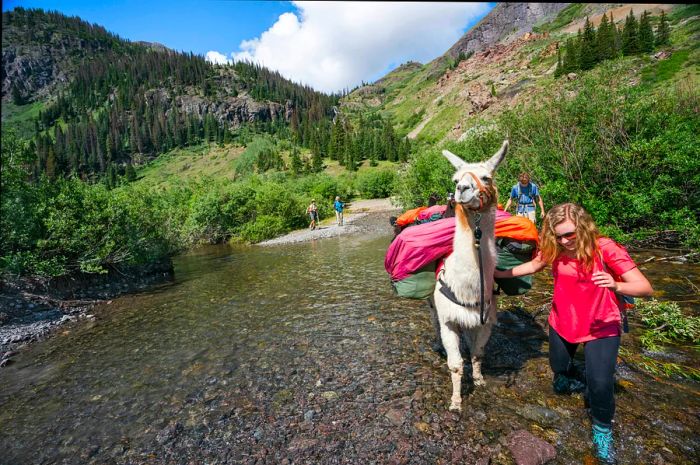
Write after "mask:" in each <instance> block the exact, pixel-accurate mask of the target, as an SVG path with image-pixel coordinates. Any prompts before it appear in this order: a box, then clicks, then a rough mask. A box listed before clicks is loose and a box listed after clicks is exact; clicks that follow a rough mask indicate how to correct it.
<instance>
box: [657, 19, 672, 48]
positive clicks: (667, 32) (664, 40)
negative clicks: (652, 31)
mask: <svg viewBox="0 0 700 465" xmlns="http://www.w3.org/2000/svg"><path fill="white" fill-rule="evenodd" d="M670 39H671V28H670V27H669V25H668V18H666V13H665V12H663V11H662V12H661V17H660V18H659V25H658V26H657V27H656V45H668V44H669V43H670Z"/></svg>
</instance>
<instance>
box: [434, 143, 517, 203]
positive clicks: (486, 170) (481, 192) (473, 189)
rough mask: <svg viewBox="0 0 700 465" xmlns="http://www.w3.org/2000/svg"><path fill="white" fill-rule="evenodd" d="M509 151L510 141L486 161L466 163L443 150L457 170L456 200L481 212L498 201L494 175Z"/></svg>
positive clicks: (455, 178)
mask: <svg viewBox="0 0 700 465" xmlns="http://www.w3.org/2000/svg"><path fill="white" fill-rule="evenodd" d="M507 151H508V141H507V140H505V141H503V145H502V146H501V148H500V149H499V150H498V152H496V153H495V154H494V156H492V157H491V158H489V159H488V160H486V161H482V162H481V163H466V162H465V161H464V160H462V159H461V158H459V157H458V156H457V155H455V154H454V153H452V152H450V151H448V150H443V151H442V154H443V155H444V156H445V158H447V159H448V160H449V161H450V163H452V165H453V166H454V167H455V169H456V170H457V171H456V172H455V175H454V176H453V178H452V180H453V181H454V182H455V200H456V201H457V202H459V203H461V204H462V205H463V206H465V207H467V208H469V209H471V210H481V209H483V208H484V207H486V206H488V205H490V204H491V203H493V202H495V201H496V188H495V187H494V185H493V174H494V173H495V171H496V168H498V165H499V164H500V163H501V161H503V158H505V156H506V152H507Z"/></svg>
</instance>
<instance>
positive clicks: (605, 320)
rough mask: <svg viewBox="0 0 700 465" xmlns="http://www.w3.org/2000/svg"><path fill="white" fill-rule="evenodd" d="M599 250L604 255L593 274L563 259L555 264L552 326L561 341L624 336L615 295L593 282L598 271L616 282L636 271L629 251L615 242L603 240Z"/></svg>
mask: <svg viewBox="0 0 700 465" xmlns="http://www.w3.org/2000/svg"><path fill="white" fill-rule="evenodd" d="M598 247H599V248H600V251H601V253H602V255H603V260H604V261H605V266H606V267H607V270H605V269H604V268H603V265H602V263H601V262H600V257H596V258H595V260H594V262H593V270H591V271H590V272H588V273H586V272H584V271H582V270H581V269H580V266H579V265H580V264H579V261H578V260H577V259H575V258H569V257H567V256H565V255H560V256H559V257H558V258H557V259H556V260H554V262H553V263H552V275H553V276H554V297H553V298H552V311H551V313H550V314H549V325H550V326H551V327H552V328H554V330H556V332H557V333H559V335H560V336H561V337H563V338H564V339H565V340H566V341H568V342H571V343H577V342H587V341H591V340H593V339H600V338H604V337H610V336H619V335H620V310H619V307H618V302H617V297H615V293H614V292H613V291H612V290H610V289H607V288H602V287H598V286H596V285H595V284H594V283H593V281H591V277H592V274H593V273H594V272H596V271H607V272H608V273H610V274H611V275H613V278H615V280H617V281H619V277H620V276H621V275H622V274H624V273H626V272H628V271H630V270H631V269H633V268H635V267H636V266H637V265H635V263H634V261H632V258H630V256H629V254H628V253H627V250H625V248H624V247H622V246H621V245H618V244H617V243H615V241H613V240H612V239H608V238H606V237H601V238H599V239H598Z"/></svg>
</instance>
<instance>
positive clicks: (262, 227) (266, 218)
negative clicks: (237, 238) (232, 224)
mask: <svg viewBox="0 0 700 465" xmlns="http://www.w3.org/2000/svg"><path fill="white" fill-rule="evenodd" d="M287 231H288V229H287V227H286V226H285V224H284V220H283V219H282V218H280V217H279V216H273V215H261V216H258V217H257V218H255V221H253V222H252V223H247V224H246V225H245V226H244V227H243V230H242V231H241V237H242V238H243V239H245V240H247V241H249V242H260V241H264V240H265V239H270V238H273V237H275V236H279V235H280V234H284V233H285V232H287Z"/></svg>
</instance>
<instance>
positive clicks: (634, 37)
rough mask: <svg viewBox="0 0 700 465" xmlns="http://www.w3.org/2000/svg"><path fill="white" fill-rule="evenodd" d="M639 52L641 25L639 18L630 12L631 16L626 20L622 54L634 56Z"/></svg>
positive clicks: (623, 31) (623, 30)
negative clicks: (638, 21) (638, 22)
mask: <svg viewBox="0 0 700 465" xmlns="http://www.w3.org/2000/svg"><path fill="white" fill-rule="evenodd" d="M638 52H639V25H638V24H637V18H635V16H634V13H633V12H632V10H630V14H629V15H627V18H626V19H625V26H624V28H623V29H622V53H623V54H624V55H625V56H630V55H634V54H635V53H638Z"/></svg>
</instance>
